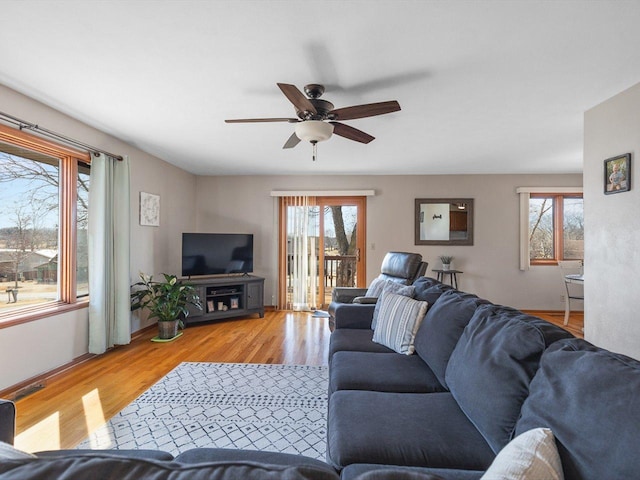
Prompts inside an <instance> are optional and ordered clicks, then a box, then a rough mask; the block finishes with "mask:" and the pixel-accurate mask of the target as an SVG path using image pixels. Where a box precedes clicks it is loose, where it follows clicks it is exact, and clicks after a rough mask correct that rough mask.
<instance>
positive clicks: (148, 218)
mask: <svg viewBox="0 0 640 480" xmlns="http://www.w3.org/2000/svg"><path fill="white" fill-rule="evenodd" d="M140 225H144V226H149V227H159V226H160V195H154V194H153V193H146V192H140Z"/></svg>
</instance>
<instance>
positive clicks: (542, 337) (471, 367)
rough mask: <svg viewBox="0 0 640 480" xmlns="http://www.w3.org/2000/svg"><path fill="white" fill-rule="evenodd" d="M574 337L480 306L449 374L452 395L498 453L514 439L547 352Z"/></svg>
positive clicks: (503, 309)
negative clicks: (532, 384) (532, 383)
mask: <svg viewBox="0 0 640 480" xmlns="http://www.w3.org/2000/svg"><path fill="white" fill-rule="evenodd" d="M570 337H572V335H571V334H570V333H569V332H567V331H566V330H563V329H562V328H560V327H557V326H555V325H553V324H551V323H549V322H545V321H544V320H542V319H539V318H537V317H532V316H530V315H525V314H524V313H522V312H519V311H518V310H514V309H512V308H508V307H502V306H498V305H491V304H487V305H480V306H478V308H477V309H476V312H475V314H474V315H473V317H472V318H471V320H470V321H469V324H468V325H467V327H466V328H465V329H464V332H463V333H462V336H461V337H460V340H459V341H458V343H457V345H456V346H455V348H454V350H453V353H452V354H451V358H450V359H449V363H448V365H447V370H446V382H447V386H448V387H449V390H450V391H451V393H452V394H453V396H454V397H455V399H456V401H457V402H458V404H459V405H460V408H461V409H462V411H463V412H464V413H465V414H466V415H467V416H468V417H469V419H470V420H471V422H473V424H474V425H475V426H476V427H477V428H478V430H479V431H480V432H481V433H482V434H483V435H484V437H485V439H486V440H487V442H488V443H489V445H491V448H493V451H494V452H496V453H497V452H499V451H500V450H501V449H502V448H503V447H504V446H505V445H506V444H507V443H509V440H510V439H511V437H512V433H513V430H514V427H515V424H516V420H517V419H518V415H519V413H520V408H521V407H522V403H523V402H524V400H525V398H526V397H527V395H528V393H529V383H530V382H531V379H532V378H533V376H534V374H535V373H536V370H537V369H538V364H539V361H540V356H541V355H542V352H544V350H545V349H546V348H547V347H548V346H549V345H550V344H552V343H553V342H555V341H557V340H559V339H562V338H570Z"/></svg>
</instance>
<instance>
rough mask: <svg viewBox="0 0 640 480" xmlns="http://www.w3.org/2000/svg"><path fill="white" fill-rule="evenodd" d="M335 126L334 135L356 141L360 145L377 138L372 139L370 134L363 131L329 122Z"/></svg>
mask: <svg viewBox="0 0 640 480" xmlns="http://www.w3.org/2000/svg"><path fill="white" fill-rule="evenodd" d="M329 123H330V124H332V125H333V133H334V134H336V135H340V136H341V137H344V138H348V139H349V140H354V141H356V142H360V143H369V142H370V141H372V140H375V138H376V137H372V136H371V135H369V134H368V133H365V132H363V131H362V130H358V129H357V128H353V127H350V126H349V125H345V124H344V123H339V122H329Z"/></svg>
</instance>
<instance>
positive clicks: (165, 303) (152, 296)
mask: <svg viewBox="0 0 640 480" xmlns="http://www.w3.org/2000/svg"><path fill="white" fill-rule="evenodd" d="M162 275H163V276H164V281H159V282H156V281H153V276H152V275H150V276H146V275H145V274H144V273H140V281H139V282H137V283H134V284H133V285H132V288H133V291H132V292H131V310H132V311H133V310H137V309H139V308H146V309H147V310H148V311H149V318H157V319H158V338H159V339H161V340H170V339H172V338H174V337H176V336H177V335H178V327H180V328H184V324H183V323H182V319H183V318H186V317H187V316H188V315H189V310H188V307H189V306H190V305H191V306H194V307H196V308H198V309H199V310H202V305H201V303H200V297H199V296H198V292H197V290H196V288H195V287H194V286H193V285H191V284H188V283H183V282H181V281H180V280H178V278H177V277H176V276H175V275H167V274H166V273H163V274H162Z"/></svg>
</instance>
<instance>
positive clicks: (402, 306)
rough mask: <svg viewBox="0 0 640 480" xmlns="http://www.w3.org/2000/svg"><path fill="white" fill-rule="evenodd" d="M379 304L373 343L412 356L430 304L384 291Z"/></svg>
mask: <svg viewBox="0 0 640 480" xmlns="http://www.w3.org/2000/svg"><path fill="white" fill-rule="evenodd" d="M378 303H379V304H380V311H379V314H378V316H379V318H378V322H377V324H376V328H375V330H374V331H373V341H374V342H376V343H380V344H382V345H384V346H385V347H389V348H391V349H393V350H395V351H396V352H398V353H403V354H405V355H412V354H413V352H414V350H415V347H414V345H413V340H414V338H415V336H416V332H417V330H418V327H419V326H420V323H421V322H422V320H423V319H424V316H425V314H426V313H427V307H428V306H429V304H428V303H427V302H420V301H418V300H414V299H412V298H410V297H405V296H404V295H397V294H395V293H390V292H384V291H383V292H382V296H381V297H380V300H379V301H378ZM377 306H378V305H376V307H377Z"/></svg>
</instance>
